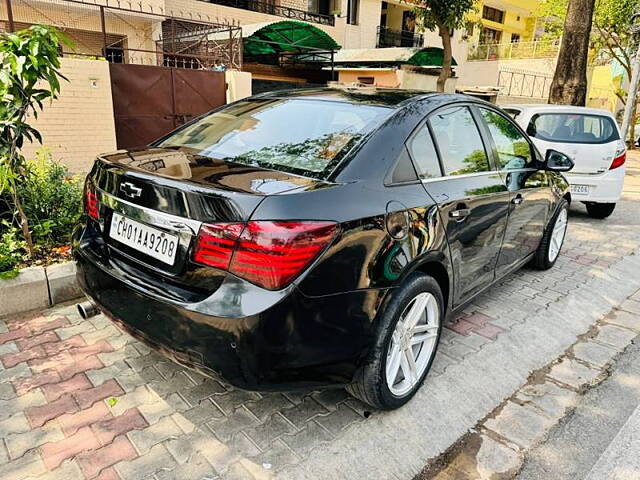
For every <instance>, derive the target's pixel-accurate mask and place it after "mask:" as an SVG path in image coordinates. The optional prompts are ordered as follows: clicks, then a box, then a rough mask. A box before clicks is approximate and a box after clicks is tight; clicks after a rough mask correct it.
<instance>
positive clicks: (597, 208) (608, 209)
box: [585, 203, 616, 219]
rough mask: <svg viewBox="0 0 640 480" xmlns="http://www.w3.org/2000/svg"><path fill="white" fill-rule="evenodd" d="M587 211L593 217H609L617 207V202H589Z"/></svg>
mask: <svg viewBox="0 0 640 480" xmlns="http://www.w3.org/2000/svg"><path fill="white" fill-rule="evenodd" d="M585 205H586V207H587V213H588V214H589V216H590V217H592V218H599V219H603V218H607V217H608V216H609V215H611V214H612V213H613V211H614V210H615V208H616V204H615V203H587V204H585Z"/></svg>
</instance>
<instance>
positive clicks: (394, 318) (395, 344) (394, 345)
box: [346, 273, 445, 410]
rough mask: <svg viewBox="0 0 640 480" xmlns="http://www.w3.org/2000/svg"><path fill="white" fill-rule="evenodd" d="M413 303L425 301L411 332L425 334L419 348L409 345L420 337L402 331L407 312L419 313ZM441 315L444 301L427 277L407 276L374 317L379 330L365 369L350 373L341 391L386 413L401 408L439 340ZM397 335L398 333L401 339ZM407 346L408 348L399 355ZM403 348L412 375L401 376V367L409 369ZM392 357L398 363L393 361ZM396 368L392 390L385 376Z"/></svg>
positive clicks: (426, 369)
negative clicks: (412, 371)
mask: <svg viewBox="0 0 640 480" xmlns="http://www.w3.org/2000/svg"><path fill="white" fill-rule="evenodd" d="M425 299H426V300H425ZM416 302H426V303H425V307H424V312H425V313H424V316H422V317H421V319H420V320H419V322H420V323H418V324H416V326H415V327H413V330H412V331H416V330H422V329H425V330H426V331H425V332H424V337H425V338H426V337H427V336H429V338H428V340H425V343H422V344H420V345H413V341H414V339H418V338H422V337H418V335H420V334H418V333H414V334H413V335H414V336H413V337H411V335H412V333H411V331H409V330H407V327H408V325H409V324H410V323H411V315H410V313H411V312H412V311H413V309H415V311H416V312H418V311H420V307H421V304H420V303H416ZM444 312H445V305H444V297H443V295H442V290H441V289H440V286H439V285H438V282H436V281H435V279H434V278H433V277H430V276H429V275H425V274H421V273H413V274H411V275H410V276H409V277H408V278H407V279H406V281H404V282H403V284H402V285H401V286H400V287H398V288H397V289H395V290H394V291H393V293H392V297H391V298H390V300H389V302H388V303H387V305H386V306H385V307H384V308H383V310H381V311H380V312H379V313H378V325H379V330H378V335H377V338H376V340H375V344H374V345H373V348H372V350H371V351H370V353H369V357H368V360H367V362H366V363H365V365H364V366H362V367H361V368H360V369H359V370H358V371H357V372H356V375H355V376H354V379H353V382H352V383H351V384H349V385H348V386H347V387H346V388H347V391H348V392H349V393H351V394H352V395H353V396H354V397H356V398H358V399H360V400H362V401H363V402H365V403H367V404H369V405H370V406H372V407H374V408H376V409H380V410H392V409H395V408H399V407H401V406H402V405H404V404H405V403H407V402H408V401H409V400H410V399H411V398H412V397H413V396H414V395H415V393H416V391H417V390H418V389H419V388H420V386H421V385H422V382H423V381H424V379H425V377H426V376H427V373H428V372H429V369H430V368H431V364H432V363H433V359H434V357H435V354H436V350H437V348H438V343H439V341H440V334H441V332H442V324H443V322H444ZM432 317H433V318H432ZM436 317H437V318H436ZM423 321H424V323H422V322H423ZM398 332H404V335H403V334H402V333H398ZM407 337H409V339H407ZM407 345H409V346H408V348H407V349H405V350H402V348H403V346H407ZM416 348H417V353H416ZM409 349H410V352H411V353H410V355H413V358H414V361H413V365H414V366H415V367H416V368H415V369H414V375H409V376H405V375H404V368H405V367H404V366H408V365H409V364H408V358H409V357H407V355H408V354H409V353H408V352H409ZM423 349H424V350H423ZM397 355H399V358H400V359H401V360H396V359H397V358H398V356H397ZM396 365H397V370H396V374H395V375H394V380H395V379H396V378H400V379H401V380H400V381H399V382H398V383H397V386H396V385H395V384H394V385H393V386H392V387H390V385H389V381H388V380H387V377H388V375H387V373H388V372H389V371H391V370H393V368H394V366H396ZM403 365H404V366H403ZM401 370H402V371H401ZM410 370H411V368H410ZM409 377H411V378H409ZM391 383H394V382H393V381H391ZM392 389H393V390H392ZM404 390H406V391H404Z"/></svg>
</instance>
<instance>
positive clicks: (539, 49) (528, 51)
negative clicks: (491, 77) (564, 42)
mask: <svg viewBox="0 0 640 480" xmlns="http://www.w3.org/2000/svg"><path fill="white" fill-rule="evenodd" d="M560 43H561V40H560V39H558V40H536V41H534V42H513V43H481V44H479V45H473V46H472V47H471V48H470V49H469V54H468V56H467V60H485V61H486V60H511V59H520V58H554V57H556V56H557V55H558V52H559V51H560Z"/></svg>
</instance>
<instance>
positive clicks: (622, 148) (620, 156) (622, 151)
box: [609, 140, 627, 170]
mask: <svg viewBox="0 0 640 480" xmlns="http://www.w3.org/2000/svg"><path fill="white" fill-rule="evenodd" d="M626 161H627V147H626V145H625V144H624V142H623V141H622V140H619V141H618V146H617V148H616V153H615V155H614V156H613V161H612V162H611V166H610V167H609V170H613V169H614V168H618V167H621V166H622V165H624V162H626Z"/></svg>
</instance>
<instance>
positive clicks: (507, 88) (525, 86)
mask: <svg viewBox="0 0 640 480" xmlns="http://www.w3.org/2000/svg"><path fill="white" fill-rule="evenodd" d="M552 81H553V75H552V74H550V73H540V72H531V71H528V70H517V69H508V68H504V69H501V70H500V71H499V72H498V86H499V87H500V95H504V96H507V97H530V98H549V89H550V88H551V82H552Z"/></svg>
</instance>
